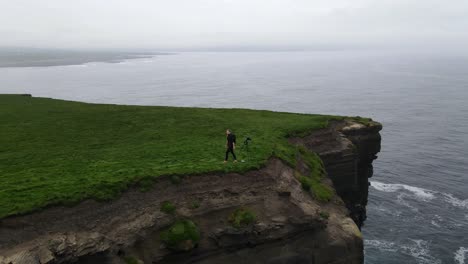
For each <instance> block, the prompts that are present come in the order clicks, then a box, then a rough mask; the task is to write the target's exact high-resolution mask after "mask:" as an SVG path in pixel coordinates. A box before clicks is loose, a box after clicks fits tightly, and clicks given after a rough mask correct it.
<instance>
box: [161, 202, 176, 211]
mask: <svg viewBox="0 0 468 264" xmlns="http://www.w3.org/2000/svg"><path fill="white" fill-rule="evenodd" d="M175 210H176V207H175V205H173V204H172V203H171V202H169V201H164V202H163V203H162V204H161V212H164V213H166V214H172V213H174V212H175Z"/></svg>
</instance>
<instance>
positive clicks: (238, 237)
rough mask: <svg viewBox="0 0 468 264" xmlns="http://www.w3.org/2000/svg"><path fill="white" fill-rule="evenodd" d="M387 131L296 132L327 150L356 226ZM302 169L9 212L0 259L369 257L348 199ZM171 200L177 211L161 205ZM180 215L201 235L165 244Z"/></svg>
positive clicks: (350, 126)
mask: <svg viewBox="0 0 468 264" xmlns="http://www.w3.org/2000/svg"><path fill="white" fill-rule="evenodd" d="M379 129H380V128H379V127H378V126H377V125H372V126H360V125H358V124H355V123H347V122H346V123H343V122H340V123H334V124H332V125H331V126H330V127H329V128H328V129H324V130H320V131H316V132H314V134H313V135H310V136H308V137H306V138H302V139H291V143H294V144H302V145H304V146H305V147H306V148H309V149H311V150H314V151H317V152H318V153H319V154H320V156H321V157H322V158H323V160H324V162H325V166H326V169H327V171H328V173H329V175H330V178H331V179H332V180H333V183H334V184H335V186H336V189H337V191H338V194H340V195H341V196H342V197H343V199H344V201H345V203H346V205H347V207H348V208H350V209H351V211H352V214H351V216H353V218H354V219H355V221H356V222H357V223H358V224H360V223H361V222H360V221H361V220H359V219H361V218H362V212H361V211H359V210H358V209H356V208H359V205H361V206H365V202H367V193H365V195H364V191H367V177H368V176H370V175H371V174H372V169H371V168H372V167H371V165H370V163H371V162H372V160H373V158H375V153H376V151H377V150H378V147H376V146H377V145H378V146H379V147H380V137H377V136H376V135H378V130H379ZM377 139H378V140H377ZM377 141H378V143H379V144H377V145H375V144H376V143H377ZM302 165H303V166H301V167H300V168H299V169H297V168H296V170H300V171H299V173H303V174H304V173H305V171H307V170H309V168H307V165H305V166H304V164H302ZM296 173H297V171H295V169H292V168H290V167H289V166H287V165H285V164H284V163H283V162H282V161H281V160H279V159H276V158H272V159H270V160H269V161H268V163H267V165H266V166H265V167H264V168H262V169H260V170H257V171H250V172H247V173H245V174H238V173H228V174H224V173H213V174H207V175H189V176H185V177H183V178H182V181H181V182H180V183H179V182H178V181H174V180H173V179H171V177H160V178H158V179H157V182H156V183H155V184H154V185H153V187H152V188H151V189H150V190H146V191H141V190H139V189H138V188H136V187H135V188H132V189H130V190H129V191H127V192H126V193H124V194H123V195H122V197H120V198H119V199H117V200H115V201H110V202H96V201H92V200H88V201H84V202H82V203H80V204H79V205H77V206H75V207H59V206H56V207H51V208H48V209H45V210H42V211H40V212H36V213H33V214H29V215H24V216H16V217H8V218H6V219H3V220H1V221H0V263H2V264H3V263H5V264H6V263H13V264H22V263H28V264H30V263H337V264H338V263H362V262H363V242H362V237H361V233H360V231H359V229H358V226H357V225H356V224H355V222H354V221H353V220H352V219H351V218H350V217H349V216H350V212H349V211H348V209H347V208H346V207H345V206H344V203H343V200H342V199H341V198H340V196H338V195H334V196H333V197H332V199H331V200H330V201H329V202H320V201H318V200H316V199H314V196H313V195H311V194H310V193H309V192H306V191H304V190H303V189H302V187H301V184H300V183H299V182H298V180H297V179H296ZM364 177H365V182H364ZM333 183H332V182H331V181H330V180H328V179H325V184H327V185H329V187H333ZM364 183H365V184H364ZM355 195H356V196H355ZM163 202H170V203H171V204H173V205H174V206H175V211H174V212H172V213H171V212H169V210H167V211H166V212H163V211H162V210H161V205H162V204H163ZM239 208H247V209H248V210H250V211H251V212H253V214H254V215H255V220H254V221H251V222H249V223H247V224H245V225H243V226H241V227H234V226H233V225H232V223H231V222H230V216H231V215H232V213H233V212H234V211H235V210H236V209H239ZM364 212H365V211H364ZM355 215H359V217H361V218H359V217H356V216H355ZM364 215H365V214H364ZM178 220H190V222H193V223H195V224H196V226H197V232H199V233H197V234H199V240H197V241H189V240H184V241H182V242H183V245H184V246H183V247H180V248H181V249H186V250H187V251H177V252H176V251H174V250H173V249H170V248H168V247H167V243H164V242H163V237H162V235H161V234H162V232H164V230H168V227H170V226H171V224H173V223H174V222H176V221H178ZM172 231H174V233H175V235H176V237H177V235H180V234H181V233H183V232H185V231H184V230H183V228H182V230H181V229H180V228H176V229H174V230H172ZM179 237H180V236H179ZM184 239H185V238H184Z"/></svg>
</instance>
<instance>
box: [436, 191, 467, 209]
mask: <svg viewBox="0 0 468 264" xmlns="http://www.w3.org/2000/svg"><path fill="white" fill-rule="evenodd" d="M442 196H443V197H444V200H445V201H446V202H448V203H449V204H451V205H453V206H455V207H460V208H465V209H468V199H467V200H461V199H458V198H457V197H454V196H453V195H452V194H449V193H442Z"/></svg>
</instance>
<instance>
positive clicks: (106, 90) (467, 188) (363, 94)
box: [0, 51, 468, 264]
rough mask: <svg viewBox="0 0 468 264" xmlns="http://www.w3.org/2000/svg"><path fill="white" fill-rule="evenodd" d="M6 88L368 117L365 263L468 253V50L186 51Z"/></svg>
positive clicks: (8, 81)
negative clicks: (377, 130)
mask: <svg viewBox="0 0 468 264" xmlns="http://www.w3.org/2000/svg"><path fill="white" fill-rule="evenodd" d="M0 93H31V94H33V95H34V96H43V97H53V98H60V99H69V100H77V101H85V102H95V103H116V104H138V105H171V106H200V107H228V108H231V107H241V108H254V109H269V110H275V111H290V112H303V113H323V114H339V115H360V116H367V117H372V118H374V119H375V120H377V121H380V122H381V123H382V124H383V125H384V129H383V131H382V137H383V141H382V152H381V153H380V154H379V159H378V160H376V161H375V162H374V171H375V173H374V177H373V178H372V179H371V182H372V187H371V188H370V195H369V205H368V207H367V210H368V219H367V221H366V223H365V226H364V227H363V234H364V238H365V254H366V263H369V264H370V263H372V264H373V263H384V264H385V263H457V264H459V263H468V175H467V172H468V102H467V101H468V56H467V55H457V54H450V55H449V54H445V55H441V54H434V53H433V54H429V53H414V52H413V53H403V52H399V53H396V52H377V51H320V52H252V53H249V52H234V53H228V52H222V53H179V54H174V55H160V56H155V57H152V58H143V59H133V60H126V61H123V62H121V63H112V64H111V63H102V62H93V63H87V64H83V65H68V66H54V67H18V68H0Z"/></svg>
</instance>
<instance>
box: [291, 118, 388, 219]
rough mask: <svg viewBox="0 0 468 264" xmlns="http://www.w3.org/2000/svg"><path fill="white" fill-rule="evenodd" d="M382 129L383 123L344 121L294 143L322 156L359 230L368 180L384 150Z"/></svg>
mask: <svg viewBox="0 0 468 264" xmlns="http://www.w3.org/2000/svg"><path fill="white" fill-rule="evenodd" d="M381 129H382V125H381V124H380V123H377V122H372V121H370V122H367V123H366V124H361V123H357V122H353V121H340V122H333V123H332V124H330V126H329V127H328V128H325V129H321V130H317V131H315V132H313V133H312V134H310V135H308V136H306V137H304V138H294V139H291V140H290V141H291V143H294V144H299V145H303V146H305V147H306V148H307V149H309V150H312V151H314V152H316V153H318V154H319V156H320V158H321V159H322V161H323V162H324V165H325V168H326V170H327V173H328V176H329V177H330V179H331V180H332V181H333V184H334V186H335V189H336V191H337V193H338V194H339V195H340V197H341V198H342V199H343V201H344V202H345V203H346V207H347V208H348V209H349V210H350V215H351V217H352V218H353V220H354V221H355V222H356V224H357V225H358V226H359V228H360V227H361V226H362V225H363V223H364V221H365V219H366V205H367V197H368V189H369V180H368V179H369V178H370V177H372V174H373V167H372V161H373V160H375V159H376V158H377V153H378V152H379V151H380V141H381V137H380V134H379V131H380V130H381Z"/></svg>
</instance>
